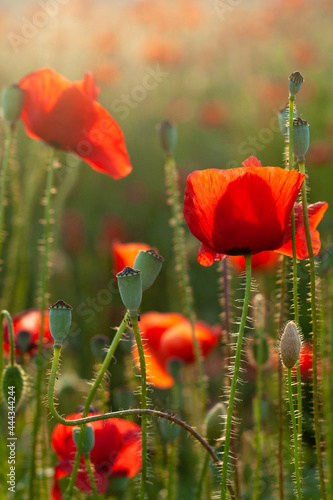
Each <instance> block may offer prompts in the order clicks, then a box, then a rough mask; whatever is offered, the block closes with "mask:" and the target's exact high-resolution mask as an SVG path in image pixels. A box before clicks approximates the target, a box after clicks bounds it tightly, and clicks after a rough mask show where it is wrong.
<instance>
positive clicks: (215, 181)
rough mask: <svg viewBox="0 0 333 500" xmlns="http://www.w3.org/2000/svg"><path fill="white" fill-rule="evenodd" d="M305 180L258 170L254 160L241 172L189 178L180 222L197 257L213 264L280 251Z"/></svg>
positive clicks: (268, 169)
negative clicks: (194, 242)
mask: <svg viewBox="0 0 333 500" xmlns="http://www.w3.org/2000/svg"><path fill="white" fill-rule="evenodd" d="M304 177H305V176H304V174H301V173H299V172H296V171H294V170H290V171H286V170H283V169H282V168H279V167H262V166H261V164H260V162H259V161H258V160H257V159H256V158H253V157H251V158H249V159H248V160H247V161H246V162H244V166H243V167H240V168H234V169H229V170H218V169H208V170H201V171H195V172H193V173H192V174H190V175H189V176H188V178H187V187H186V191H185V198H184V217H185V220H186V222H187V224H188V226H189V229H190V231H191V232H192V234H193V235H194V236H195V237H196V238H198V240H199V241H201V242H202V243H203V245H204V252H200V254H201V253H204V258H205V259H207V261H209V262H210V264H212V263H213V262H214V260H219V257H220V256H221V254H222V255H223V256H226V255H246V254H257V253H259V252H263V251H267V250H277V249H278V248H280V247H281V246H282V245H283V244H284V240H285V233H286V230H287V227H288V223H289V220H290V214H291V211H292V208H293V205H294V203H295V201H296V198H297V195H298V193H299V191H300V189H301V186H302V184H303V181H304ZM221 258H223V257H221ZM200 263H201V262H200ZM206 265H207V264H206ZM208 265H209V264H208Z"/></svg>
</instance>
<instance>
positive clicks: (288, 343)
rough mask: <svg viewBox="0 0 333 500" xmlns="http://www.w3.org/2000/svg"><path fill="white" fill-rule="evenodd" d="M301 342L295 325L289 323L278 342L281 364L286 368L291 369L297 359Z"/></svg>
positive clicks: (291, 322)
mask: <svg viewBox="0 0 333 500" xmlns="http://www.w3.org/2000/svg"><path fill="white" fill-rule="evenodd" d="M300 350H301V340H300V337H299V334H298V330H297V327H296V324H295V323H294V322H293V321H289V323H287V324H286V327H285V329H284V331H283V334H282V337H281V341H280V356H281V360H282V363H283V364H284V366H286V367H287V368H292V367H293V366H294V365H295V363H296V362H297V360H298V358H299V353H300Z"/></svg>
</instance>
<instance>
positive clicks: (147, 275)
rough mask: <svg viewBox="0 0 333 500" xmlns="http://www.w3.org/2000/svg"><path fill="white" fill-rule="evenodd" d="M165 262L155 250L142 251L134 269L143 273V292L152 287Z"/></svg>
mask: <svg viewBox="0 0 333 500" xmlns="http://www.w3.org/2000/svg"><path fill="white" fill-rule="evenodd" d="M163 262H164V259H163V257H161V256H160V255H158V254H157V253H156V252H155V250H147V251H146V250H140V252H139V253H138V255H137V257H136V259H135V261H134V269H138V270H139V271H141V272H142V275H141V280H142V291H143V292H145V291H146V290H148V288H150V287H151V286H152V284H153V283H154V281H155V280H156V278H157V276H158V275H159V273H160V271H161V269H162V264H163Z"/></svg>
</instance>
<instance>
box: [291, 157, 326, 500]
mask: <svg viewBox="0 0 333 500" xmlns="http://www.w3.org/2000/svg"><path fill="white" fill-rule="evenodd" d="M298 165H299V170H300V172H301V173H302V174H305V162H304V161H300V162H298ZM301 193H302V207H303V219H304V227H305V235H306V242H307V246H308V252H309V262H310V296H311V317H312V330H313V362H312V383H313V416H314V430H315V439H316V452H317V461H318V471H319V482H320V491H321V498H322V500H326V487H325V478H324V467H323V460H322V452H321V437H320V425H319V400H318V399H319V398H318V396H319V395H318V362H317V357H318V317H317V306H316V299H317V297H316V269H315V262H314V255H313V248H312V240H311V232H310V223H309V216H308V202H307V195H306V178H305V179H304V182H303V185H302V188H301Z"/></svg>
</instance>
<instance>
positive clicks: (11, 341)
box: [0, 309, 15, 403]
mask: <svg viewBox="0 0 333 500" xmlns="http://www.w3.org/2000/svg"><path fill="white" fill-rule="evenodd" d="M3 318H6V320H7V327H8V336H9V345H10V366H14V364H15V343H14V329H13V321H12V317H11V315H10V314H9V312H8V311H6V310H5V309H4V310H3V311H1V313H0V331H1V338H0V343H1V345H0V403H1V396H2V377H3V371H4V367H5V363H4V357H3Z"/></svg>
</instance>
